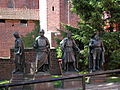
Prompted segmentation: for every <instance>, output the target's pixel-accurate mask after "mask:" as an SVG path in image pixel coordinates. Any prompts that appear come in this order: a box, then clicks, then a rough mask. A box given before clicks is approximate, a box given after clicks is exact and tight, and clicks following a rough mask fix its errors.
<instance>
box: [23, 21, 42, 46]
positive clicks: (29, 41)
mask: <svg viewBox="0 0 120 90" xmlns="http://www.w3.org/2000/svg"><path fill="white" fill-rule="evenodd" d="M34 23H35V28H34V29H33V31H32V32H29V33H28V34H26V35H25V36H22V39H23V41H24V45H25V47H26V48H30V47H32V45H33V42H34V41H35V38H36V37H37V36H38V35H39V29H40V26H39V21H34Z"/></svg>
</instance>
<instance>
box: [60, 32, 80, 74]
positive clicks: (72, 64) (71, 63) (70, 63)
mask: <svg viewBox="0 0 120 90" xmlns="http://www.w3.org/2000/svg"><path fill="white" fill-rule="evenodd" d="M60 45H61V48H62V51H63V56H62V59H63V60H62V66H63V70H64V71H77V72H78V70H77V64H76V62H77V60H76V57H75V51H78V52H80V49H79V48H78V46H77V45H76V43H75V40H74V39H72V33H71V32H68V33H67V37H66V38H64V39H63V40H62V41H61V42H60Z"/></svg>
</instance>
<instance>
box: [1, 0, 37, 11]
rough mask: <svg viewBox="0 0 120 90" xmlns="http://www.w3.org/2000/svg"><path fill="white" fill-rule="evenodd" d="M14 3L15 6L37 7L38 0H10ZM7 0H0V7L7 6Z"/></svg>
mask: <svg viewBox="0 0 120 90" xmlns="http://www.w3.org/2000/svg"><path fill="white" fill-rule="evenodd" d="M12 1H14V3H15V8H30V9H38V7H39V3H38V1H39V0H12ZM7 5H8V0H0V7H2V8H7Z"/></svg>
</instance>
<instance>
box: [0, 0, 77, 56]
mask: <svg viewBox="0 0 120 90" xmlns="http://www.w3.org/2000/svg"><path fill="white" fill-rule="evenodd" d="M44 3H46V4H45V5H46V6H44V5H43V4H44ZM68 3H69V2H68V0H44V2H43V1H42V0H0V57H9V56H10V48H12V47H13V45H14V37H13V35H12V34H13V32H15V31H18V32H19V33H20V35H26V34H27V33H28V32H31V31H32V30H33V29H34V25H35V24H34V22H33V21H34V20H39V18H40V19H41V20H40V22H42V21H43V23H44V21H45V22H46V23H45V24H46V27H47V28H45V33H46V34H45V35H46V36H47V37H48V39H49V41H50V43H51V47H54V46H56V42H55V40H54V37H55V36H59V33H58V31H57V29H63V27H62V25H61V23H64V24H70V25H72V26H75V27H76V26H77V21H78V16H77V15H75V14H73V13H72V12H71V11H70V5H69V4H68ZM40 5H41V6H40ZM42 5H43V6H42ZM39 8H40V9H39ZM44 8H45V9H44ZM45 10H46V11H45ZM40 11H41V12H40ZM45 13H46V17H45ZM42 17H43V18H44V19H43V20H42ZM41 27H45V25H44V26H41ZM43 29H44V28H43Z"/></svg>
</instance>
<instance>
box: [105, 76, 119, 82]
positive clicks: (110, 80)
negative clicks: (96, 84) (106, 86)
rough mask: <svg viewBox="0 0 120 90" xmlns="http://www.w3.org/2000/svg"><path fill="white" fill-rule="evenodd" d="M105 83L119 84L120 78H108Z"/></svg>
mask: <svg viewBox="0 0 120 90" xmlns="http://www.w3.org/2000/svg"><path fill="white" fill-rule="evenodd" d="M106 82H119V83H120V77H108V78H107V81H106Z"/></svg>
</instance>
